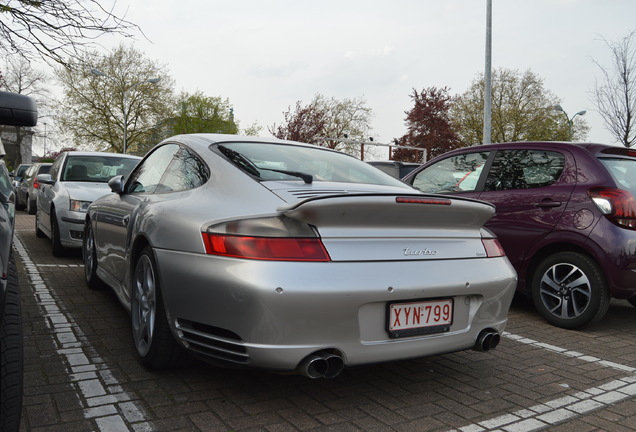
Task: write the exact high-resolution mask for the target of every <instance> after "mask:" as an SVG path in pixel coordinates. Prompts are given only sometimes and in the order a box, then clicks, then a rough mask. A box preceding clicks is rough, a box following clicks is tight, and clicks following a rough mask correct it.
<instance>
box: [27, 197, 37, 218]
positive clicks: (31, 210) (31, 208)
mask: <svg viewBox="0 0 636 432" xmlns="http://www.w3.org/2000/svg"><path fill="white" fill-rule="evenodd" d="M36 207H37V202H36V201H35V200H32V199H31V197H29V196H28V195H27V199H26V211H27V213H28V214H30V215H33V214H35V210H36Z"/></svg>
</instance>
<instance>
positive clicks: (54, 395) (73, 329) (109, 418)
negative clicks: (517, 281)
mask: <svg viewBox="0 0 636 432" xmlns="http://www.w3.org/2000/svg"><path fill="white" fill-rule="evenodd" d="M34 218H35V217H34V216H30V215H27V214H26V213H25V212H18V215H17V224H16V237H15V251H14V253H15V254H16V262H17V264H18V269H19V276H20V288H21V295H22V305H23V322H24V338H25V352H24V355H25V381H24V389H25V395H24V406H23V415H22V427H21V430H23V431H47V432H48V431H65V432H67V431H127V430H130V431H269V432H283V431H405V432H406V431H450V430H458V431H465V432H477V431H495V430H501V431H533V430H555V431H576V432H585V431H597V430H603V431H629V430H634V429H636V400H635V398H634V396H635V395H636V319H635V318H636V308H634V307H632V306H631V305H630V304H629V303H627V302H625V301H624V302H616V301H613V302H612V304H611V306H610V310H609V312H608V314H607V316H606V317H605V319H604V320H603V321H601V322H600V323H599V324H596V325H594V326H592V327H590V328H588V329H586V330H585V331H568V330H563V329H559V328H555V327H552V326H550V325H548V324H546V323H544V322H543V321H542V319H541V318H539V317H538V316H537V315H536V313H535V312H534V311H533V308H532V305H531V304H530V303H528V302H527V301H523V300H516V301H515V303H514V304H513V307H512V309H511V311H510V315H509V318H510V319H509V324H508V328H507V333H506V335H505V336H504V337H503V338H502V342H501V344H500V345H499V347H498V348H497V349H496V350H494V351H492V352H488V353H480V352H475V351H466V352H460V353H452V354H446V355H442V356H435V357H429V358H420V359H414V360H409V361H402V362H397V363H390V364H381V365H370V366H365V367H357V368H350V369H345V371H344V372H343V373H342V374H340V375H339V376H338V377H337V378H335V379H332V380H310V379H308V378H304V377H301V376H296V375H276V374H271V373H268V372H263V371H254V370H233V369H221V368H217V367H213V366H209V365H206V364H200V363H195V364H193V365H192V366H191V367H188V368H184V369H180V370H170V371H163V372H149V371H147V370H145V369H144V368H143V367H141V366H140V365H139V364H138V363H137V361H136V359H135V354H134V349H133V347H132V342H131V331H130V322H129V320H128V317H127V314H126V312H125V310H124V309H123V308H122V307H121V306H120V305H119V304H118V302H117V299H116V298H115V296H114V295H113V294H112V293H111V292H109V291H108V290H103V291H91V290H89V289H88V288H87V287H86V285H85V283H84V277H83V266H82V260H81V255H80V253H79V251H78V252H77V253H73V254H70V255H69V256H68V257H65V258H55V257H53V255H52V254H51V247H50V241H49V240H48V239H40V238H37V237H36V236H35V232H34ZM184 271H187V269H184Z"/></svg>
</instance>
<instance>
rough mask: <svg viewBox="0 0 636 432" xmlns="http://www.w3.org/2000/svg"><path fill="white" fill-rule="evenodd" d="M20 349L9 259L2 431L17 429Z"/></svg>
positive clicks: (0, 352) (0, 339)
mask: <svg viewBox="0 0 636 432" xmlns="http://www.w3.org/2000/svg"><path fill="white" fill-rule="evenodd" d="M22 349H23V348H22V318H21V314H20V290H19V283H18V272H17V269H16V267H15V262H14V260H13V257H11V258H10V261H9V269H8V272H7V293H6V298H5V303H4V313H3V315H2V326H0V383H2V384H1V385H0V431H3V432H4V431H15V432H17V431H18V430H19V428H20V415H21V412H22V391H23V390H22V383H23V367H24V366H23V354H22Z"/></svg>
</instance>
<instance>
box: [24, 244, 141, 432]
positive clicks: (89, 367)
mask: <svg viewBox="0 0 636 432" xmlns="http://www.w3.org/2000/svg"><path fill="white" fill-rule="evenodd" d="M14 249H15V251H16V252H17V254H18V255H19V256H20V259H21V260H22V262H23V263H24V266H25V268H26V272H27V274H28V276H29V285H30V286H31V288H33V295H34V297H35V299H36V301H37V303H38V305H39V306H40V309H41V311H42V314H43V316H44V318H45V322H46V325H47V326H48V327H49V329H51V330H52V332H53V339H54V340H53V342H54V343H55V346H56V347H57V352H58V353H59V354H60V356H61V357H62V359H63V360H64V362H65V366H66V368H67V371H68V373H69V377H70V385H71V386H73V387H74V388H75V390H76V392H77V395H78V401H79V403H80V405H81V406H83V407H84V417H85V418H87V419H94V420H95V422H96V424H97V427H98V430H99V431H102V432H106V431H108V432H113V431H128V430H130V429H129V428H128V426H127V424H126V420H125V418H127V419H128V421H139V420H140V419H143V418H144V415H143V413H142V412H141V410H140V409H139V408H138V407H137V406H136V404H135V402H134V401H132V400H131V399H132V398H131V396H130V395H128V394H126V393H125V392H123V391H122V387H121V385H120V384H119V383H118V382H117V379H116V378H115V377H114V376H113V373H112V371H110V370H109V369H108V368H105V367H104V365H105V364H106V363H105V362H103V361H102V360H101V359H100V358H99V357H97V355H96V351H95V349H94V348H93V347H92V346H91V345H90V344H89V343H88V342H86V338H85V337H84V334H83V333H82V330H81V329H80V327H79V326H78V325H77V323H76V322H75V321H73V319H72V317H71V316H70V315H69V314H68V313H66V312H65V311H64V310H63V308H62V307H60V305H59V304H58V303H57V301H56V298H55V295H54V294H53V292H52V291H51V290H50V289H49V287H47V285H46V283H45V282H44V280H43V279H42V275H41V274H40V273H39V270H38V267H51V266H52V265H37V264H35V263H34V262H33V261H32V260H31V258H30V257H29V254H28V252H27V250H26V248H25V247H24V245H23V244H22V242H21V241H20V239H19V237H18V236H16V237H15V239H14ZM55 266H56V267H58V266H57V265H55ZM63 267H81V266H77V265H75V266H74V265H65V266H63ZM122 413H123V415H122Z"/></svg>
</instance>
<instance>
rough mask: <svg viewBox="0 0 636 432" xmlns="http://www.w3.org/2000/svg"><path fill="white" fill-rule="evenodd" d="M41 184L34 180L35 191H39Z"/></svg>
mask: <svg viewBox="0 0 636 432" xmlns="http://www.w3.org/2000/svg"><path fill="white" fill-rule="evenodd" d="M39 188H40V183H39V182H38V181H37V180H33V189H39Z"/></svg>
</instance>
